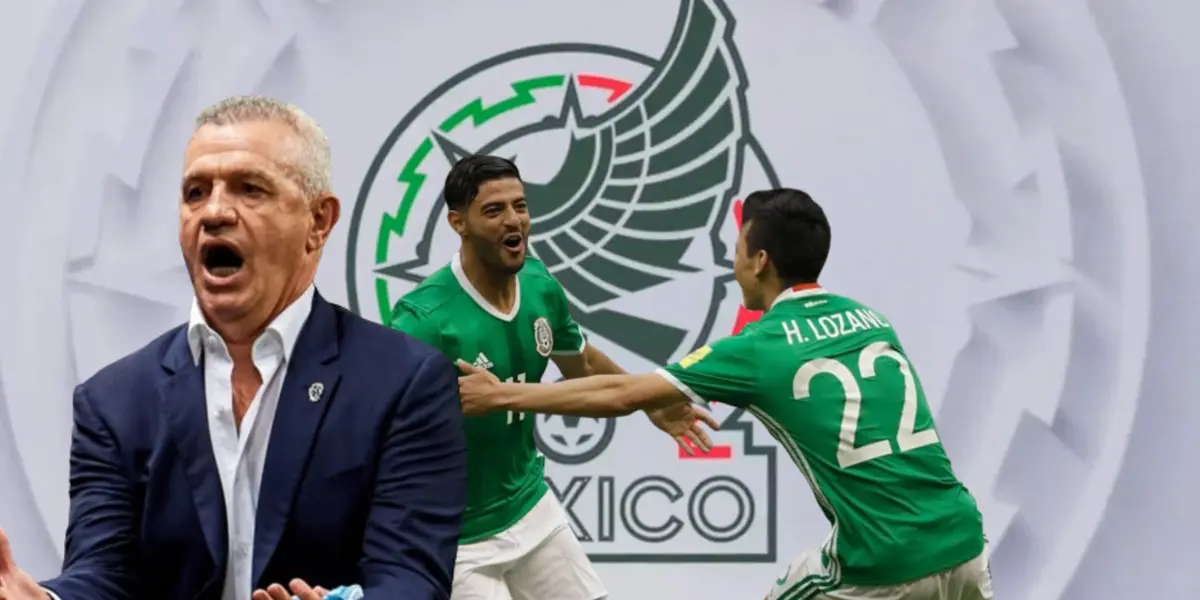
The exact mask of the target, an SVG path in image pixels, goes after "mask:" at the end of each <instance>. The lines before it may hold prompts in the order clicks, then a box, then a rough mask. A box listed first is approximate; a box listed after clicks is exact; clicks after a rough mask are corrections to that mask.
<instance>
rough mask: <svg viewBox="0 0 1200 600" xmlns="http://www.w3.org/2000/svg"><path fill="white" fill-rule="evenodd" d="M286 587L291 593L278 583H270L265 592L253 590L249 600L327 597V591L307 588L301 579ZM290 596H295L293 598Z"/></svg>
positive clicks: (318, 587)
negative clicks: (289, 588)
mask: <svg viewBox="0 0 1200 600" xmlns="http://www.w3.org/2000/svg"><path fill="white" fill-rule="evenodd" d="M288 586H289V587H291V588H292V591H290V592H289V591H287V589H285V588H284V587H283V586H282V585H279V584H278V583H272V584H271V585H269V586H267V589H265V590H254V595H253V596H251V598H253V599H254V600H292V599H293V598H296V599H297V600H321V598H324V597H325V596H328V595H329V590H327V589H325V588H323V587H321V586H317V587H315V588H313V587H309V585H308V584H307V583H304V580H303V579H293V580H292V581H291V583H288ZM292 594H295V595H294V596H293V595H292Z"/></svg>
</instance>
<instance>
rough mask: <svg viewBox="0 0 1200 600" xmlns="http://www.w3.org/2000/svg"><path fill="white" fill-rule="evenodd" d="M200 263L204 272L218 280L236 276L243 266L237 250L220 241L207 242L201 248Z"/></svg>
mask: <svg viewBox="0 0 1200 600" xmlns="http://www.w3.org/2000/svg"><path fill="white" fill-rule="evenodd" d="M200 261H201V264H203V265H204V270H205V271H208V273H209V274H211V275H213V276H215V277H219V278H225V277H231V276H233V275H236V274H237V272H238V271H241V270H242V265H243V264H245V260H244V259H242V255H241V253H239V252H238V250H237V248H234V247H233V246H232V245H231V244H228V243H226V242H220V241H214V242H209V243H206V244H205V245H204V246H203V247H201V248H200Z"/></svg>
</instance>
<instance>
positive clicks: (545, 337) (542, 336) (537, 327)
mask: <svg viewBox="0 0 1200 600" xmlns="http://www.w3.org/2000/svg"><path fill="white" fill-rule="evenodd" d="M533 343H534V347H535V348H536V349H537V353H538V354H540V355H542V356H550V353H551V352H553V351H554V332H552V331H551V330H550V321H547V320H546V317H538V318H537V319H534V321H533Z"/></svg>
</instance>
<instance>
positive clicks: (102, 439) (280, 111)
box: [0, 97, 466, 600]
mask: <svg viewBox="0 0 1200 600" xmlns="http://www.w3.org/2000/svg"><path fill="white" fill-rule="evenodd" d="M330 187H331V186H330V175H329V147H328V142H327V141H326V139H325V136H324V135H323V134H322V133H321V130H320V129H319V128H318V127H317V125H316V123H314V122H313V121H312V120H311V119H310V118H308V117H307V116H306V115H304V113H302V112H301V111H300V110H298V109H296V108H295V107H292V106H290V105H287V104H284V103H281V102H278V101H275V100H271V99H268V98H257V97H245V98H232V99H229V100H225V101H223V102H221V103H219V104H217V105H215V106H213V107H212V108H209V109H208V110H206V111H204V113H203V114H201V115H200V117H199V119H198V120H197V127H196V131H195V133H194V135H193V136H192V139H191V142H190V144H189V145H188V148H187V153H186V157H185V164H184V172H183V179H182V186H181V189H180V200H179V202H180V204H179V241H180V246H181V247H182V250H183V256H184V260H185V262H186V263H187V267H188V272H189V273H190V275H191V279H192V285H193V288H194V290H195V302H194V304H193V308H192V316H191V320H190V321H189V322H188V323H187V324H186V325H183V326H180V327H177V328H175V329H172V330H171V331H168V332H167V333H166V334H164V335H163V336H162V337H160V338H158V339H157V340H154V341H153V342H151V343H150V344H149V345H147V346H146V347H145V348H142V349H141V350H138V351H137V352H135V353H133V354H131V355H130V356H128V357H125V358H123V359H121V360H119V361H117V362H116V363H114V364H112V365H110V366H108V367H106V368H105V369H103V370H101V371H100V372H99V373H97V374H96V375H95V376H94V377H92V378H91V379H90V380H88V381H87V382H86V383H84V384H83V385H80V386H79V388H78V389H77V390H76V392H75V399H74V409H75V428H74V434H73V442H72V448H71V488H70V489H71V512H70V523H69V525H68V527H67V539H66V559H65V562H64V566H63V573H62V575H60V576H59V577H57V578H55V579H52V580H50V581H46V582H43V583H42V584H40V585H38V584H36V583H34V582H33V581H31V580H30V579H29V577H28V576H26V575H24V574H23V573H22V572H21V571H20V570H19V569H17V567H16V566H15V565H14V564H13V562H12V558H11V554H10V553H9V552H8V551H7V550H8V549H7V542H6V541H5V540H4V539H3V536H2V535H0V599H3V600H33V599H35V598H36V599H39V600H43V599H45V598H46V596H47V594H49V595H50V596H51V597H53V598H60V599H61V600H117V599H130V600H132V599H142V598H145V599H147V600H163V599H167V600H175V599H178V600H193V599H211V600H250V599H251V598H254V599H255V600H268V599H273V600H284V599H287V598H290V597H291V596H292V594H295V595H297V596H299V597H300V598H301V599H302V600H314V599H316V598H319V597H321V595H322V593H323V592H322V590H320V589H318V587H319V586H324V587H325V588H332V587H334V586H338V585H343V584H360V585H361V586H362V588H363V589H364V591H365V593H366V595H367V596H368V597H370V598H404V599H405V600H435V599H445V598H448V597H449V595H450V582H451V575H452V573H453V569H454V558H455V552H456V547H457V541H458V536H459V533H460V529H461V519H462V512H463V506H464V502H465V495H466V463H465V442H464V439H463V421H462V414H461V409H460V407H459V400H458V393H457V382H456V371H455V369H454V367H453V366H452V365H451V364H450V362H449V361H448V359H446V358H445V357H443V356H442V355H441V354H440V353H438V352H437V351H435V350H433V349H432V348H431V347H429V346H427V345H425V344H424V343H422V342H419V341H416V340H414V339H412V338H410V337H408V336H406V335H405V334H403V333H400V332H398V331H395V330H391V329H388V328H385V327H381V326H378V325H375V324H372V323H369V322H367V321H365V320H363V319H361V318H359V317H356V316H354V315H352V314H350V313H348V312H346V311H345V310H343V309H342V308H340V307H337V306H334V305H332V304H330V303H328V302H326V301H325V300H323V299H322V298H321V296H320V295H319V294H317V292H316V290H315V289H314V287H313V277H314V275H315V274H316V271H317V263H318V261H319V259H320V256H321V251H322V248H324V246H325V242H326V240H327V239H328V237H329V233H330V231H331V230H332V229H333V226H334V224H336V223H337V220H338V215H339V211H340V205H339V202H338V199H337V198H336V197H335V196H334V195H333V194H332V193H330ZM285 586H286V588H285Z"/></svg>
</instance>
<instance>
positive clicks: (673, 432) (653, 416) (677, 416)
mask: <svg viewBox="0 0 1200 600" xmlns="http://www.w3.org/2000/svg"><path fill="white" fill-rule="evenodd" d="M646 416H647V417H650V422H651V423H654V426H655V427H657V428H659V429H661V430H663V431H664V432H665V433H666V434H667V435H669V436H671V438H672V439H674V440H675V443H676V444H679V447H680V448H683V450H684V452H687V453H688V454H695V450H693V448H699V449H700V451H701V452H708V451H709V450H712V446H713V443H712V438H710V437H708V432H707V431H705V430H704V427H702V426H701V425H700V424H701V423H704V424H706V425H708V426H709V427H710V428H712V429H713V430H717V429H720V428H721V424H720V423H719V422H717V420H716V419H714V418H713V416H712V415H711V414H709V413H708V411H706V410H704V409H702V408H700V407H699V406H696V405H694V404H692V403H690V402H680V403H678V404H672V405H670V406H665V407H663V408H659V409H655V410H648V411H646ZM689 440H690V441H691V443H690V444H689V443H688V441H689Z"/></svg>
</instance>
